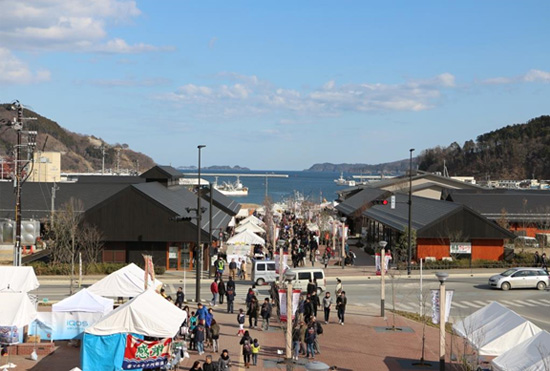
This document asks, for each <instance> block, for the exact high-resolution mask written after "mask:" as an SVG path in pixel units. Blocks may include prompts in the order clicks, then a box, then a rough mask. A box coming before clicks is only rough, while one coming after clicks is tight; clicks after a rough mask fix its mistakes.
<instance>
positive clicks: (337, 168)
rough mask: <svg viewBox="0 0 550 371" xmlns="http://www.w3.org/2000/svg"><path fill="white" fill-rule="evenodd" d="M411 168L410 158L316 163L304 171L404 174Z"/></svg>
mask: <svg viewBox="0 0 550 371" xmlns="http://www.w3.org/2000/svg"><path fill="white" fill-rule="evenodd" d="M415 163H416V161H415V159H414V158H413V166H416V164H415ZM408 169H409V160H408V159H404V160H399V161H394V162H387V163H384V164H376V165H368V164H331V163H328V162H325V163H322V164H315V165H313V166H311V167H310V168H309V169H306V170H304V171H315V172H333V173H339V172H346V173H354V174H361V173H362V174H364V175H369V174H385V175H397V174H403V173H405V172H406V171H407V170H408Z"/></svg>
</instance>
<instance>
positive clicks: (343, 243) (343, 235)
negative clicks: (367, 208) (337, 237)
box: [340, 216, 346, 269]
mask: <svg viewBox="0 0 550 371" xmlns="http://www.w3.org/2000/svg"><path fill="white" fill-rule="evenodd" d="M340 220H341V221H342V254H341V264H342V269H344V267H345V265H346V264H345V261H344V254H345V249H346V246H345V241H346V217H345V216H343V217H342V218H341V219H340Z"/></svg>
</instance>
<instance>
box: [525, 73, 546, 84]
mask: <svg viewBox="0 0 550 371" xmlns="http://www.w3.org/2000/svg"><path fill="white" fill-rule="evenodd" d="M523 81H527V82H550V72H546V71H541V70H530V71H529V72H527V73H526V74H525V75H524V76H523Z"/></svg>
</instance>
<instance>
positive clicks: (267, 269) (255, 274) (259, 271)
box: [252, 260, 279, 286]
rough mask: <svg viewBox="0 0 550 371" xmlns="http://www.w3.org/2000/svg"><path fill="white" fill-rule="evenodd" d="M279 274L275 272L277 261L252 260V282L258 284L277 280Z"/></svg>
mask: <svg viewBox="0 0 550 371" xmlns="http://www.w3.org/2000/svg"><path fill="white" fill-rule="evenodd" d="M278 277H279V275H278V274H277V273H275V261H273V260H253V261H252V282H255V283H256V285H258V286H260V285H265V284H266V283H271V282H276V281H277V279H278Z"/></svg>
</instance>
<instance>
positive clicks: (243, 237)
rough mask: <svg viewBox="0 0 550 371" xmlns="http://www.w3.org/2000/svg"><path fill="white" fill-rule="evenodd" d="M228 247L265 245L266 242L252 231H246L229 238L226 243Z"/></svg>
mask: <svg viewBox="0 0 550 371" xmlns="http://www.w3.org/2000/svg"><path fill="white" fill-rule="evenodd" d="M226 244H227V245H248V246H252V245H262V246H264V245H265V240H264V239H263V238H261V237H260V236H258V235H257V234H255V233H254V232H252V231H249V230H244V231H242V232H241V233H239V234H236V235H234V236H233V237H231V238H229V239H228V240H227V242H226Z"/></svg>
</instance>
